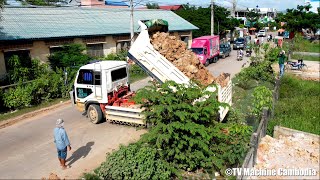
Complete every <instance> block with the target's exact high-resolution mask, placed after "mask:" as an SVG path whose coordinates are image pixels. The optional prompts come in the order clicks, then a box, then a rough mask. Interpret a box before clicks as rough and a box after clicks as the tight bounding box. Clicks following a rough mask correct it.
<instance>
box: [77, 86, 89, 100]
mask: <svg viewBox="0 0 320 180" xmlns="http://www.w3.org/2000/svg"><path fill="white" fill-rule="evenodd" d="M76 90H77V98H86V97H87V96H89V95H90V94H92V90H91V89H88V88H76Z"/></svg>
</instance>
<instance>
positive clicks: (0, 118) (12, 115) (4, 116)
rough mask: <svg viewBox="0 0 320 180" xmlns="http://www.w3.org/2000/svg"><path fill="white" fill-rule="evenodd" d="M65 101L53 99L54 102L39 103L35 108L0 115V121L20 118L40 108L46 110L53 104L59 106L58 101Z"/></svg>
mask: <svg viewBox="0 0 320 180" xmlns="http://www.w3.org/2000/svg"><path fill="white" fill-rule="evenodd" d="M66 100H67V99H63V98H59V99H54V100H52V101H49V102H44V103H41V104H40V105H37V106H32V107H26V108H23V109H20V110H17V111H13V112H7V113H4V114H0V121H3V120H7V119H10V118H15V117H17V116H20V115H23V114H26V113H29V112H32V111H36V110H39V109H41V108H46V107H49V106H52V105H55V104H59V103H60V101H66Z"/></svg>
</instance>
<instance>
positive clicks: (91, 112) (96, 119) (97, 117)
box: [87, 104, 103, 124]
mask: <svg viewBox="0 0 320 180" xmlns="http://www.w3.org/2000/svg"><path fill="white" fill-rule="evenodd" d="M87 111H88V117H89V119H90V121H91V122H92V123H94V124H98V123H100V122H101V121H102V118H103V115H102V111H101V109H100V106H99V105H97V104H91V105H89V108H88V110H87Z"/></svg>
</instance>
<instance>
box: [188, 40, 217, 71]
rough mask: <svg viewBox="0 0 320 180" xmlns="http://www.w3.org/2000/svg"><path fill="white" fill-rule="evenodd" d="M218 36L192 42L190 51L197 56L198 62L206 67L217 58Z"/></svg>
mask: <svg viewBox="0 0 320 180" xmlns="http://www.w3.org/2000/svg"><path fill="white" fill-rule="evenodd" d="M219 42H220V40H219V36H202V37H198V38H195V39H193V40H192V45H191V50H192V51H193V52H194V53H195V54H196V55H197V56H198V58H199V60H200V62H201V63H202V64H204V65H205V66H208V65H209V64H210V63H212V62H217V61H218V58H219V53H220V51H219Z"/></svg>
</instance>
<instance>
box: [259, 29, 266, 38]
mask: <svg viewBox="0 0 320 180" xmlns="http://www.w3.org/2000/svg"><path fill="white" fill-rule="evenodd" d="M260 36H263V37H266V30H263V29H261V30H260V31H259V32H258V37H260Z"/></svg>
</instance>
